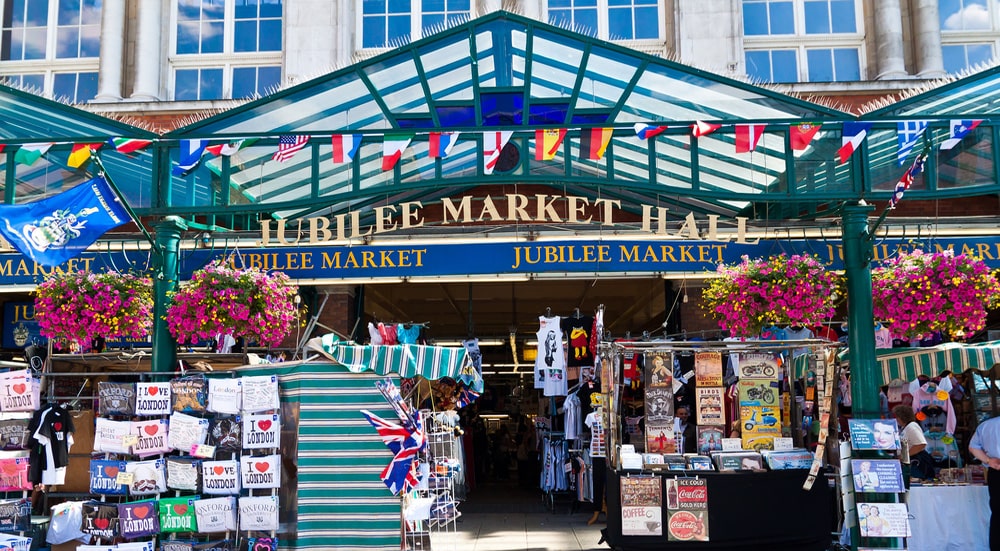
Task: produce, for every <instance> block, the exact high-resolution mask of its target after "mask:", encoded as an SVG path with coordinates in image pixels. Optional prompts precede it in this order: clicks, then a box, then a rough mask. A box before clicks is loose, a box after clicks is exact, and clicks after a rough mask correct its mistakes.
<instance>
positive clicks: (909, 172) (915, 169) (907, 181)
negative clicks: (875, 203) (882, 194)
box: [888, 150, 927, 209]
mask: <svg viewBox="0 0 1000 551" xmlns="http://www.w3.org/2000/svg"><path fill="white" fill-rule="evenodd" d="M926 161H927V151H926V150H924V152H923V153H921V154H920V155H917V158H916V159H915V160H914V161H913V164H912V165H910V168H908V169H906V172H904V173H903V176H902V178H900V179H899V181H898V182H896V187H895V189H893V190H892V197H890V198H889V205H888V208H890V209H894V208H896V205H897V204H898V203H899V201H900V200H902V199H903V194H904V193H906V190H908V189H910V186H911V185H913V180H914V178H916V177H917V176H919V175H920V173H921V172H923V171H924V163H925V162H926Z"/></svg>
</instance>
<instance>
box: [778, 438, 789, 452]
mask: <svg viewBox="0 0 1000 551" xmlns="http://www.w3.org/2000/svg"><path fill="white" fill-rule="evenodd" d="M790 449H792V439H791V438H786V437H782V436H778V437H776V438H775V439H774V451H783V450H790Z"/></svg>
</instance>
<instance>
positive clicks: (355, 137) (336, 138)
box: [330, 134, 361, 165]
mask: <svg viewBox="0 0 1000 551" xmlns="http://www.w3.org/2000/svg"><path fill="white" fill-rule="evenodd" d="M330 140H331V141H332V142H333V153H332V154H331V155H332V157H333V164H335V165H339V164H342V163H349V162H351V161H353V160H354V155H355V154H357V152H358V149H359V148H361V134H334V135H333V136H330Z"/></svg>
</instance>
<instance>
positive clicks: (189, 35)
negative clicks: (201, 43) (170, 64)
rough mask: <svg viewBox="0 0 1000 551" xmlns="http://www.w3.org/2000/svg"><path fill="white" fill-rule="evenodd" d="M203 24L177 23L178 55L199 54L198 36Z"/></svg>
mask: <svg viewBox="0 0 1000 551" xmlns="http://www.w3.org/2000/svg"><path fill="white" fill-rule="evenodd" d="M200 28H201V24H199V23H181V22H178V23H177V53H178V54H196V53H198V35H199V32H198V31H199V29H200Z"/></svg>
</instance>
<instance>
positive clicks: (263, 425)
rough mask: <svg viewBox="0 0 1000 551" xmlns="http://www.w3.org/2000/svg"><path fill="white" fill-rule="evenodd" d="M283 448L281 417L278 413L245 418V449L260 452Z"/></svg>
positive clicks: (256, 414) (249, 415) (255, 414)
mask: <svg viewBox="0 0 1000 551" xmlns="http://www.w3.org/2000/svg"><path fill="white" fill-rule="evenodd" d="M279 446H281V417H280V416H279V415H278V414H276V413H273V414H272V413H263V414H258V413H251V414H247V415H244V416H243V449H245V450H260V449H266V448H277V447H279Z"/></svg>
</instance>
